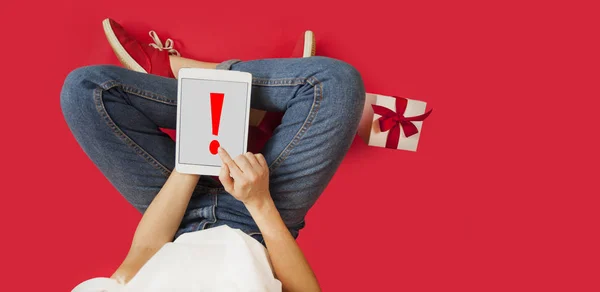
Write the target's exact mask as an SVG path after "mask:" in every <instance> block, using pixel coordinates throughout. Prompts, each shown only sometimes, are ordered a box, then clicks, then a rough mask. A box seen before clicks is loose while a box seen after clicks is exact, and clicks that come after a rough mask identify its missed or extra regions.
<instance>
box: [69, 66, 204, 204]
mask: <svg viewBox="0 0 600 292" xmlns="http://www.w3.org/2000/svg"><path fill="white" fill-rule="evenodd" d="M60 103H61V108H62V111H63V115H64V117H65V120H66V122H67V124H68V126H69V128H70V130H71V132H72V133H73V136H74V137H75V139H76V140H77V142H78V143H79V144H80V146H81V147H82V149H83V150H84V152H85V153H86V154H87V155H88V157H89V158H90V159H91V160H92V161H93V162H94V163H95V164H96V166H97V167H98V168H99V169H100V170H101V171H102V173H103V174H104V176H106V178H107V179H108V180H109V181H110V182H111V183H112V185H113V186H114V187H115V188H116V189H117V190H118V191H119V192H120V193H121V194H122V195H123V197H125V199H126V200H127V201H128V202H129V203H130V204H132V205H133V206H134V207H135V208H136V209H138V210H139V211H140V212H144V211H145V210H146V208H147V207H148V206H149V205H150V203H151V202H152V200H153V199H154V197H155V196H156V194H157V193H158V191H159V190H160V189H161V187H162V186H163V185H164V183H165V182H166V180H167V178H168V176H169V174H170V173H171V170H172V169H173V168H174V165H175V155H174V153H175V143H174V142H173V140H171V138H170V137H169V136H168V135H166V134H165V133H163V132H162V131H160V129H159V127H160V128H175V125H176V113H177V111H176V110H177V81H176V80H175V79H169V78H163V77H158V76H155V75H149V74H142V73H137V72H133V71H130V70H127V69H124V68H120V67H116V66H89V67H83V68H79V69H76V70H74V71H73V72H71V73H70V74H69V75H68V76H67V78H66V80H65V83H64V86H63V89H62V92H61V100H60ZM204 192H209V190H207V188H206V187H204V186H202V184H200V185H199V186H198V187H197V188H196V191H195V194H194V195H198V194H201V193H204Z"/></svg>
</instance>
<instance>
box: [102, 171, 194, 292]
mask: <svg viewBox="0 0 600 292" xmlns="http://www.w3.org/2000/svg"><path fill="white" fill-rule="evenodd" d="M199 178H200V176H198V175H192V174H182V173H179V172H177V171H176V170H173V172H172V173H171V175H170V176H169V179H167V182H166V183H165V185H164V186H163V187H162V189H161V190H160V192H158V195H156V197H154V200H152V203H151V204H150V206H148V209H147V210H146V212H145V213H144V216H142V220H140V223H139V224H138V226H137V229H136V230H135V235H134V236H133V242H132V244H131V248H130V249H129V253H128V254H127V257H126V258H125V260H124V261H123V263H122V264H121V266H119V268H118V269H117V270H116V271H115V273H114V274H113V275H112V276H111V278H113V279H117V280H119V281H122V282H125V283H126V282H129V280H131V278H132V277H133V276H135V274H136V273H137V272H138V271H139V269H140V268H141V267H142V266H143V265H144V264H145V263H146V262H147V261H148V260H149V259H150V258H151V257H152V256H153V255H154V254H155V253H156V252H157V251H158V250H159V249H160V248H161V247H162V246H163V245H165V243H167V242H170V241H172V240H173V237H174V236H175V233H176V232H177V229H178V228H179V225H180V224H181V220H182V218H183V215H184V213H185V210H186V208H187V205H188V203H189V201H190V198H191V196H192V192H193V191H194V188H195V187H196V184H197V183H198V179H199Z"/></svg>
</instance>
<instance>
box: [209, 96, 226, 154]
mask: <svg viewBox="0 0 600 292" xmlns="http://www.w3.org/2000/svg"><path fill="white" fill-rule="evenodd" d="M224 99H225V94H224V93H213V92H211V93H210V113H211V117H212V134H213V135H215V136H219V126H220V125H221V110H222V109H223V100H224ZM219 146H221V144H219V141H217V140H212V142H210V145H209V146H208V149H209V150H210V153H212V155H216V154H217V152H218V150H219Z"/></svg>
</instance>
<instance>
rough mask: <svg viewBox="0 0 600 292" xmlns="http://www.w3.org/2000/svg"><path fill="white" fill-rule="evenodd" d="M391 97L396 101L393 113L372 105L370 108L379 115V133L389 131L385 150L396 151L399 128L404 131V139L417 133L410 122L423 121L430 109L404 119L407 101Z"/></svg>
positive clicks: (385, 108) (387, 109) (398, 140)
mask: <svg viewBox="0 0 600 292" xmlns="http://www.w3.org/2000/svg"><path fill="white" fill-rule="evenodd" d="M392 97H393V98H395V99H396V111H395V112H394V111H393V110H391V109H389V108H387V107H383V106H380V105H375V104H372V105H371V106H372V107H373V111H374V112H375V113H376V114H378V115H381V118H379V128H380V129H381V131H382V132H387V131H390V133H389V134H388V136H387V141H386V142H385V148H390V149H398V143H399V142H400V127H402V131H404V136H406V137H410V136H412V135H414V134H417V133H419V130H418V129H417V126H415V124H413V123H412V122H415V121H423V120H425V119H426V118H427V117H428V116H429V114H430V113H431V111H432V109H430V110H429V111H428V112H426V113H424V114H422V115H418V116H414V117H405V116H404V112H405V111H406V106H407V105H408V100H407V99H406V98H403V97H397V96H392Z"/></svg>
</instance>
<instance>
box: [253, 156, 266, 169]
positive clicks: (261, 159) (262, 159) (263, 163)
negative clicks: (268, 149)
mask: <svg viewBox="0 0 600 292" xmlns="http://www.w3.org/2000/svg"><path fill="white" fill-rule="evenodd" d="M254 156H256V160H257V161H258V164H260V166H262V167H266V168H268V167H269V165H268V164H267V160H266V159H265V157H264V156H263V155H262V154H260V153H257V154H255V155H254Z"/></svg>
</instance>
